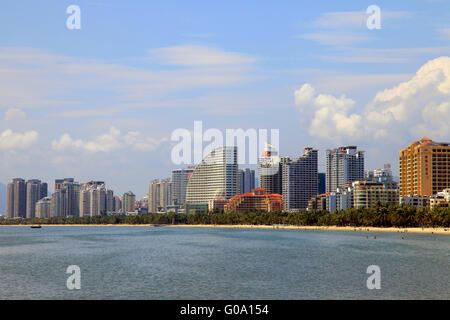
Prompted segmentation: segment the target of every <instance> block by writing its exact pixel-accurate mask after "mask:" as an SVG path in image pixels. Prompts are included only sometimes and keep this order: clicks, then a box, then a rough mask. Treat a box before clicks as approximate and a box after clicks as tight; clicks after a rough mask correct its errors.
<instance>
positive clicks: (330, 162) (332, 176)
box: [326, 146, 364, 193]
mask: <svg viewBox="0 0 450 320" xmlns="http://www.w3.org/2000/svg"><path fill="white" fill-rule="evenodd" d="M326 160H327V172H326V192H327V193H330V192H335V191H336V190H337V189H338V188H344V187H345V184H346V183H347V182H353V181H356V180H362V179H364V151H358V150H357V147H356V146H347V147H339V148H335V149H331V150H327V152H326Z"/></svg>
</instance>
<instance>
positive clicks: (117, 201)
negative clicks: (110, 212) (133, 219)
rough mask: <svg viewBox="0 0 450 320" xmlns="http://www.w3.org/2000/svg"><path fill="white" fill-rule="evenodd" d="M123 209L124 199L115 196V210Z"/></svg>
mask: <svg viewBox="0 0 450 320" xmlns="http://www.w3.org/2000/svg"><path fill="white" fill-rule="evenodd" d="M121 211H122V201H121V200H120V198H119V197H118V196H114V212H121Z"/></svg>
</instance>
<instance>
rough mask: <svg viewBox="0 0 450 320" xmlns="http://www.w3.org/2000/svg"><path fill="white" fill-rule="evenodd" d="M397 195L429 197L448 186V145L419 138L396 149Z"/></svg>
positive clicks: (449, 153)
mask: <svg viewBox="0 0 450 320" xmlns="http://www.w3.org/2000/svg"><path fill="white" fill-rule="evenodd" d="M399 175H400V197H408V196H411V195H412V196H415V195H420V196H432V195H434V194H436V193H438V192H440V191H442V190H444V189H446V188H449V187H450V144H449V143H443V142H434V141H432V140H430V139H428V138H422V139H420V140H419V141H416V142H413V143H412V144H410V145H409V146H408V147H406V148H405V149H403V150H401V151H400V155H399Z"/></svg>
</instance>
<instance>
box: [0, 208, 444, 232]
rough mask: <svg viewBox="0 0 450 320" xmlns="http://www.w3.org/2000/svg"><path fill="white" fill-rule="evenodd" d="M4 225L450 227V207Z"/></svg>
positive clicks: (157, 215)
mask: <svg viewBox="0 0 450 320" xmlns="http://www.w3.org/2000/svg"><path fill="white" fill-rule="evenodd" d="M0 224H2V225H16V224H20V225H36V224H41V225H45V224H161V225H163V224H187V225H189V224H191V225H193V224H210V225H214V224H225V225H239V224H241V225H242V224H248V225H294V226H352V227H450V208H448V207H447V208H444V207H436V208H434V209H433V210H430V209H428V208H415V207H411V206H405V205H386V204H378V205H377V206H375V207H373V208H369V209H367V208H351V209H347V210H339V211H334V212H332V213H330V212H328V211H325V210H321V211H320V210H316V211H306V210H305V211H298V212H283V211H274V212H258V211H255V212H245V213H241V212H218V211H215V212H209V213H204V214H201V213H195V214H185V213H178V214H175V213H167V214H166V213H152V214H141V215H135V216H127V215H113V216H93V217H52V218H48V219H42V218H30V219H2V220H0Z"/></svg>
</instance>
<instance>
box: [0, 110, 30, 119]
mask: <svg viewBox="0 0 450 320" xmlns="http://www.w3.org/2000/svg"><path fill="white" fill-rule="evenodd" d="M26 117H27V115H26V113H25V112H23V111H22V110H20V109H17V108H13V109H8V110H7V111H6V112H5V120H6V121H12V120H23V119H25V118H26Z"/></svg>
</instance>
